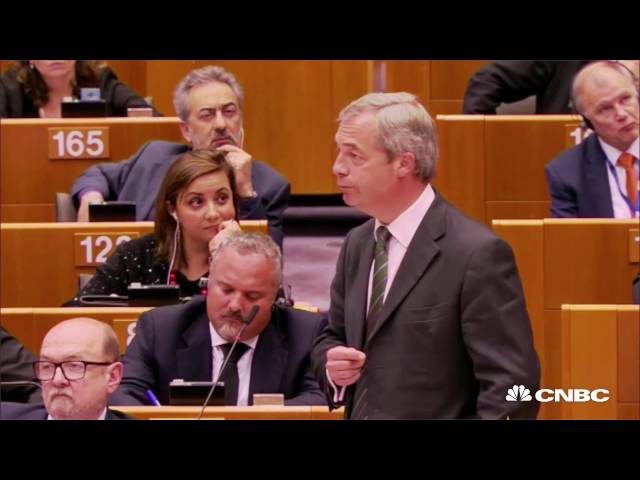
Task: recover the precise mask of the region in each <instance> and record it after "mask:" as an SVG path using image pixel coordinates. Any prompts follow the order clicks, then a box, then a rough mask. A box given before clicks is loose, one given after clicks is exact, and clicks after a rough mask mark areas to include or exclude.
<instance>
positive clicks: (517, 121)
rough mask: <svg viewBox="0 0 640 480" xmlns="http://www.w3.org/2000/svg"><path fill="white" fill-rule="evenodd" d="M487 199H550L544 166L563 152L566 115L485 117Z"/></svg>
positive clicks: (574, 119)
mask: <svg viewBox="0 0 640 480" xmlns="http://www.w3.org/2000/svg"><path fill="white" fill-rule="evenodd" d="M485 122H486V126H485V142H486V143H485V151H486V156H487V157H486V158H487V163H486V168H487V170H486V191H487V200H495V201H500V200H509V201H518V200H529V201H532V200H533V201H548V200H550V197H549V193H548V189H547V182H546V179H545V176H544V166H545V165H546V164H547V163H549V162H550V161H551V160H553V158H554V157H555V156H557V155H558V154H559V153H561V152H562V151H564V150H566V149H567V143H566V142H567V141H566V137H567V134H566V129H565V125H566V124H577V123H578V122H579V119H578V117H573V116H569V115H511V116H508V115H487V116H485Z"/></svg>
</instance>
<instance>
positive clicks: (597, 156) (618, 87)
mask: <svg viewBox="0 0 640 480" xmlns="http://www.w3.org/2000/svg"><path fill="white" fill-rule="evenodd" d="M572 95H573V103H574V105H575V107H576V109H577V111H578V112H579V113H580V114H581V115H582V116H583V117H584V119H585V123H586V124H587V126H588V127H589V128H591V129H592V130H593V131H594V134H592V135H589V136H588V137H587V138H586V139H585V140H584V141H582V142H581V143H580V144H579V145H577V146H575V147H573V148H570V149H569V150H567V151H565V152H563V153H561V154H560V155H559V156H558V157H556V158H555V159H554V160H553V161H552V162H550V163H549V164H548V165H547V166H546V168H545V173H546V176H547V183H548V185H549V192H550V193H551V215H552V216H553V217H560V218H571V217H582V218H636V217H637V215H638V155H639V149H640V147H639V141H638V130H639V125H638V105H639V104H638V81H637V78H635V76H634V74H633V72H631V71H630V70H629V69H627V68H625V67H624V66H623V65H622V64H620V63H618V62H613V61H601V62H594V63H591V64H589V65H588V66H586V67H585V68H583V69H582V70H581V71H580V72H579V73H578V74H577V75H576V77H575V80H574V82H573V87H572Z"/></svg>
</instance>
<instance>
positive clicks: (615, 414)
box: [559, 305, 640, 420]
mask: <svg viewBox="0 0 640 480" xmlns="http://www.w3.org/2000/svg"><path fill="white" fill-rule="evenodd" d="M560 323H561V334H562V381H561V383H560V387H559V388H562V389H565V390H566V389H570V388H584V389H588V390H595V389H606V390H608V391H609V401H607V402H602V403H598V402H589V403H586V402H585V403H583V402H577V403H576V402H574V403H568V402H564V403H562V404H561V407H562V418H566V419H580V420H584V419H626V420H640V307H638V306H637V305H562V310H561V316H560Z"/></svg>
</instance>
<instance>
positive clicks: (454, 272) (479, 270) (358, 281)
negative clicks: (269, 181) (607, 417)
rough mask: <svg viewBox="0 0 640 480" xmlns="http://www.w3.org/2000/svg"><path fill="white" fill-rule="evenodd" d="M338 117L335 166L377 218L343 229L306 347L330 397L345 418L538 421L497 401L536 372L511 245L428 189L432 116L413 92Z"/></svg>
mask: <svg viewBox="0 0 640 480" xmlns="http://www.w3.org/2000/svg"><path fill="white" fill-rule="evenodd" d="M339 121H340V126H339V128H338V132H337V134H336V137H335V138H336V143H337V145H338V156H337V158H336V161H335V163H334V165H333V172H334V174H335V175H336V177H337V182H338V186H339V187H340V189H341V190H342V193H343V198H344V201H345V203H347V204H348V205H350V206H353V207H356V208H358V209H360V210H362V211H363V212H365V213H367V214H369V215H371V216H372V217H373V218H372V219H371V220H370V221H369V222H367V223H365V224H363V225H361V226H359V227H357V228H355V229H353V230H352V231H351V232H349V234H348V235H347V237H346V238H345V241H344V244H343V247H342V250H341V252H340V257H339V259H338V265H337V269H336V275H335V278H334V280H333V283H332V285H331V307H330V317H329V325H328V326H327V328H325V330H324V332H323V333H322V334H321V335H320V337H319V338H318V339H317V340H316V342H315V344H314V349H313V352H312V365H313V368H314V371H315V374H316V377H317V378H318V380H319V382H320V384H321V387H322V388H323V390H324V391H325V392H326V393H327V396H328V398H329V402H330V404H331V406H333V407H336V406H339V405H341V404H346V415H347V417H348V418H352V419H381V418H397V419H420V418H495V419H500V418H507V417H509V418H535V416H536V413H537V409H538V405H537V404H536V403H535V402H533V401H529V402H511V401H507V400H506V396H507V391H508V389H509V388H511V387H513V386H514V385H518V386H519V385H524V386H525V387H526V388H529V389H530V390H531V391H532V392H533V391H534V390H535V389H537V387H538V383H539V378H540V369H539V363H538V358H537V355H536V353H535V350H534V346H533V338H532V333H531V326H530V324H529V318H528V316H527V310H526V306H525V301H524V296H523V292H522V286H521V283H520V278H519V275H518V270H517V268H516V264H515V261H514V257H513V253H512V251H511V248H510V247H509V245H507V244H506V243H505V242H504V241H503V240H501V239H500V238H498V237H496V235H495V234H493V233H492V232H491V231H490V230H488V229H487V228H486V227H484V226H483V225H480V224H478V223H476V222H475V221H473V220H471V219H469V218H467V217H466V216H465V215H463V214H462V213H461V212H459V211H458V210H456V209H455V208H454V207H453V206H451V205H450V204H449V203H447V201H446V200H444V198H443V197H442V196H441V195H440V194H439V193H438V192H436V191H435V190H434V189H433V188H432V186H431V184H430V182H431V180H432V178H433V176H434V173H435V167H436V159H437V156H438V153H437V152H438V147H437V138H436V132H435V126H434V124H433V120H432V119H431V117H430V116H429V114H428V113H427V111H426V110H425V109H424V107H423V106H422V105H420V103H418V101H417V100H416V97H415V96H413V95H411V94H408V93H373V94H369V95H365V96H364V97H362V98H360V99H358V100H356V101H354V102H353V103H351V104H350V105H349V106H348V107H346V108H345V109H344V110H343V111H342V112H341V113H340V116H339Z"/></svg>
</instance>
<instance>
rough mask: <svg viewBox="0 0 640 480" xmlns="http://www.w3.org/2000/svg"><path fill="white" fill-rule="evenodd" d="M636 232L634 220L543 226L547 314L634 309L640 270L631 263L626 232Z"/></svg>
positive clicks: (547, 222) (561, 222)
mask: <svg viewBox="0 0 640 480" xmlns="http://www.w3.org/2000/svg"><path fill="white" fill-rule="evenodd" d="M638 227H639V225H638V222H637V221H634V220H613V219H612V220H604V221H603V220H578V219H576V220H573V219H565V220H560V219H547V220H545V232H544V264H545V265H544V268H545V286H544V288H545V308H547V309H551V308H556V309H557V308H560V305H561V304H563V303H572V304H628V303H631V282H632V280H633V279H634V278H635V276H636V275H637V273H638V269H639V267H640V265H638V263H631V262H630V261H629V233H628V232H629V230H630V229H634V228H635V229H637V228H638Z"/></svg>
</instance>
